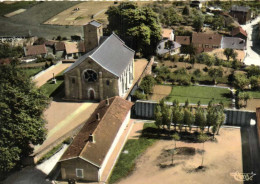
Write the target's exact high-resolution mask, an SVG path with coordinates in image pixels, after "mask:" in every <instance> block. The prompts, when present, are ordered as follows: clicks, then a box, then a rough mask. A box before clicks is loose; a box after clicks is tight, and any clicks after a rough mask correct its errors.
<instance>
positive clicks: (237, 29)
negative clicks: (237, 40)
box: [231, 26, 247, 37]
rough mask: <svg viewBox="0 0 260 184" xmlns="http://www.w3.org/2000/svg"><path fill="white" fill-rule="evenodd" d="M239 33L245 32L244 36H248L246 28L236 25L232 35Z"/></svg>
mask: <svg viewBox="0 0 260 184" xmlns="http://www.w3.org/2000/svg"><path fill="white" fill-rule="evenodd" d="M239 33H241V34H243V35H244V36H246V37H247V33H246V31H245V30H244V29H242V27H240V26H239V27H236V28H234V29H233V30H232V31H231V35H232V36H233V37H234V36H236V35H238V34H239Z"/></svg>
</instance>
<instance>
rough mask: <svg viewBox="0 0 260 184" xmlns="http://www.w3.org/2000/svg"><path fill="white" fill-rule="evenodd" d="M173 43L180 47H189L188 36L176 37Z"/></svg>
mask: <svg viewBox="0 0 260 184" xmlns="http://www.w3.org/2000/svg"><path fill="white" fill-rule="evenodd" d="M175 41H176V42H177V43H179V44H181V45H190V36H176V40H175Z"/></svg>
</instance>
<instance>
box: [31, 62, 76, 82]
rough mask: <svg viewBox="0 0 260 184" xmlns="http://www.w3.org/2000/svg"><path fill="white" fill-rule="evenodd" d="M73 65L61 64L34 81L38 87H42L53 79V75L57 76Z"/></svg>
mask: <svg viewBox="0 0 260 184" xmlns="http://www.w3.org/2000/svg"><path fill="white" fill-rule="evenodd" d="M70 65H71V63H61V64H57V65H55V66H54V67H53V68H51V69H49V70H47V71H46V72H45V73H43V74H42V75H40V76H39V77H37V78H36V79H33V81H34V82H35V83H36V86H37V87H41V86H42V85H43V84H45V83H46V82H47V81H48V80H50V79H51V78H52V77H53V74H54V75H55V76H56V75H58V74H59V73H60V72H62V71H63V70H65V69H66V68H68V67H69V66H70Z"/></svg>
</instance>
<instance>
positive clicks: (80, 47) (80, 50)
mask: <svg viewBox="0 0 260 184" xmlns="http://www.w3.org/2000/svg"><path fill="white" fill-rule="evenodd" d="M64 44H65V50H64V57H65V59H77V58H79V57H80V56H82V55H84V53H85V46H84V42H82V41H80V42H65V43H64Z"/></svg>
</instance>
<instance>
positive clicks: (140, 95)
mask: <svg viewBox="0 0 260 184" xmlns="http://www.w3.org/2000/svg"><path fill="white" fill-rule="evenodd" d="M133 97H134V100H146V95H145V94H143V93H142V92H141V91H139V90H136V91H135V93H134V95H133Z"/></svg>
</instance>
